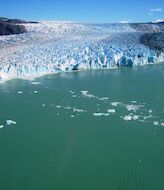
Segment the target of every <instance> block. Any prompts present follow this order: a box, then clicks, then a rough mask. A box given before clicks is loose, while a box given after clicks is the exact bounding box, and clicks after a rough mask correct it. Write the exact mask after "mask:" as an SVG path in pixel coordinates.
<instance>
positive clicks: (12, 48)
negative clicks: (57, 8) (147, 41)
mask: <svg viewBox="0 0 164 190" xmlns="http://www.w3.org/2000/svg"><path fill="white" fill-rule="evenodd" d="M24 26H25V27H26V29H27V31H28V32H27V33H23V34H19V35H9V36H0V80H1V81H2V80H8V79H13V78H31V77H37V76H40V75H45V74H51V73H57V72H68V71H76V70H88V69H101V68H117V67H132V66H138V65H146V64H156V63H160V62H164V52H163V50H161V51H160V50H156V49H151V48H150V47H148V46H146V45H144V44H142V43H141V41H140V38H141V37H142V35H143V34H145V33H146V32H150V31H145V28H144V30H143V31H142V30H141V31H140V30H138V29H135V27H132V26H131V25H130V24H82V23H62V22H40V23H28V24H24ZM149 28H150V25H149ZM151 29H152V30H153V31H154V30H160V26H158V25H155V24H154V25H153V24H151Z"/></svg>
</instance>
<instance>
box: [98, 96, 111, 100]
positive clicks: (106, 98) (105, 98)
mask: <svg viewBox="0 0 164 190" xmlns="http://www.w3.org/2000/svg"><path fill="white" fill-rule="evenodd" d="M100 100H109V98H108V97H103V98H100Z"/></svg>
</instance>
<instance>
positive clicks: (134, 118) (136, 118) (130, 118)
mask: <svg viewBox="0 0 164 190" xmlns="http://www.w3.org/2000/svg"><path fill="white" fill-rule="evenodd" d="M138 119H139V116H138V115H126V116H124V117H123V120H125V121H131V120H138Z"/></svg>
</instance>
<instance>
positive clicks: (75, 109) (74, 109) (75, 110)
mask: <svg viewBox="0 0 164 190" xmlns="http://www.w3.org/2000/svg"><path fill="white" fill-rule="evenodd" d="M73 112H79V113H80V112H81V113H82V112H87V111H86V110H82V109H77V108H73Z"/></svg>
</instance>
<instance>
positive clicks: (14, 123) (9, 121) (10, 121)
mask: <svg viewBox="0 0 164 190" xmlns="http://www.w3.org/2000/svg"><path fill="white" fill-rule="evenodd" d="M16 124H17V122H16V121H13V120H10V119H9V120H6V125H16Z"/></svg>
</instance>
